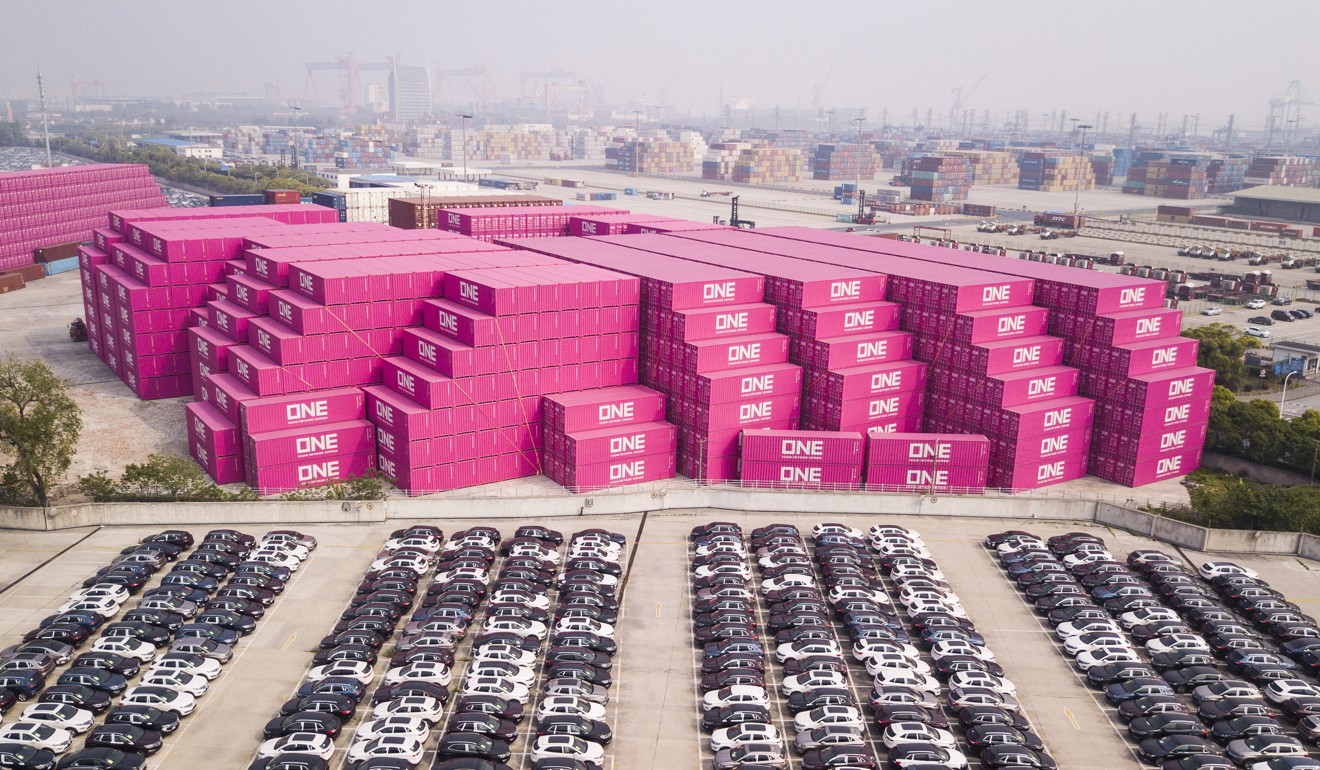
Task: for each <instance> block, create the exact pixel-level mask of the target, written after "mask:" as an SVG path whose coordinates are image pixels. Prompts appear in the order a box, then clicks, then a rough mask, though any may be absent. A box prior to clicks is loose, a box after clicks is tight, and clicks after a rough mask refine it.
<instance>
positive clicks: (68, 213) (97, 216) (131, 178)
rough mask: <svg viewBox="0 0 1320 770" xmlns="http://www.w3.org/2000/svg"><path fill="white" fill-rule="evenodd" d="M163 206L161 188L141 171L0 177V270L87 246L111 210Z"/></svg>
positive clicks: (91, 167) (94, 168)
mask: <svg viewBox="0 0 1320 770" xmlns="http://www.w3.org/2000/svg"><path fill="white" fill-rule="evenodd" d="M164 205H165V196H164V195H162V194H161V191H160V186H159V185H157V184H156V180H155V179H154V178H153V177H152V176H151V172H150V171H149V170H148V169H147V167H146V166H142V165H118V164H102V163H97V164H88V165H83V166H68V167H64V168H43V169H34V170H31V171H7V172H3V173H0V212H2V213H0V270H3V269H5V268H12V267H22V266H23V265H30V264H32V262H33V251H34V250H35V249H39V248H43V247H47V246H55V245H58V244H63V243H81V242H84V241H86V240H88V236H87V234H88V232H89V231H90V230H91V229H92V228H94V227H100V226H101V225H103V224H104V223H105V217H106V213H107V212H108V211H110V210H111V209H122V208H153V207H156V206H164Z"/></svg>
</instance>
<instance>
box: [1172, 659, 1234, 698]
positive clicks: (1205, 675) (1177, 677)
mask: <svg viewBox="0 0 1320 770" xmlns="http://www.w3.org/2000/svg"><path fill="white" fill-rule="evenodd" d="M1163 676H1164V681H1166V682H1168V683H1169V686H1170V687H1172V688H1173V689H1174V690H1177V691H1178V692H1188V691H1190V690H1193V689H1195V688H1197V687H1200V686H1201V685H1203V684H1214V683H1215V682H1222V681H1224V680H1225V679H1232V678H1233V677H1231V676H1229V675H1228V674H1226V673H1224V672H1223V671H1220V670H1219V669H1217V668H1213V667H1212V666H1210V665H1194V666H1188V667H1187V668H1179V669H1174V670H1172V671H1165V672H1164V674H1163Z"/></svg>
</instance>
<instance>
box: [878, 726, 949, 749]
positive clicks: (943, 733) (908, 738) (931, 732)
mask: <svg viewBox="0 0 1320 770" xmlns="http://www.w3.org/2000/svg"><path fill="white" fill-rule="evenodd" d="M880 740H881V741H882V742H883V743H884V744H885V748H887V749H893V748H894V747H895V746H897V745H898V744H900V743H933V744H935V745H936V746H939V747H940V748H942V749H956V748H958V742H957V741H956V740H955V739H954V737H953V733H951V732H949V731H948V730H941V729H940V728H938V727H931V726H930V725H928V724H926V723H924V722H891V723H890V724H889V725H887V726H886V727H885V731H884V733H883V734H882V735H881V736H880Z"/></svg>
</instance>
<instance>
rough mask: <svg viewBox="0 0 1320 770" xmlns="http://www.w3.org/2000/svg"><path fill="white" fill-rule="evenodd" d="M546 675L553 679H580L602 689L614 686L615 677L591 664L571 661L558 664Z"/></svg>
mask: <svg viewBox="0 0 1320 770" xmlns="http://www.w3.org/2000/svg"><path fill="white" fill-rule="evenodd" d="M545 675H546V676H548V677H549V678H551V679H580V680H582V681H583V682H590V683H591V684H598V685H600V686H601V687H610V686H611V685H613V684H614V677H613V676H612V675H611V674H610V672H609V671H608V670H606V669H603V668H598V667H596V666H593V665H591V664H590V663H574V662H570V661H565V662H563V663H556V664H554V665H552V666H550V667H549V668H547V669H546V671H545Z"/></svg>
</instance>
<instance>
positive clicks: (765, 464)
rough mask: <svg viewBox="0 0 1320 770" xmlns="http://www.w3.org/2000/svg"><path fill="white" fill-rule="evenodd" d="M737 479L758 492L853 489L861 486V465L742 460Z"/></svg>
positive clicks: (859, 463) (859, 462) (859, 461)
mask: <svg viewBox="0 0 1320 770" xmlns="http://www.w3.org/2000/svg"><path fill="white" fill-rule="evenodd" d="M739 477H740V478H741V480H742V485H743V486H744V487H753V488H757V489H830V490H854V489H860V488H861V485H862V464H861V459H860V458H859V459H858V460H857V461H856V462H853V463H810V462H789V461H763V460H747V459H746V458H744V459H743V461H742V467H741V468H740V470H739Z"/></svg>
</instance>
